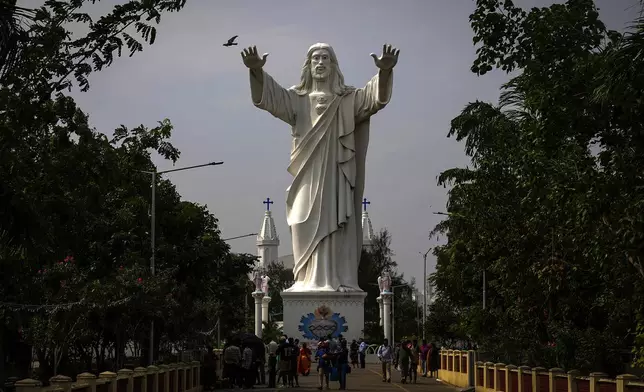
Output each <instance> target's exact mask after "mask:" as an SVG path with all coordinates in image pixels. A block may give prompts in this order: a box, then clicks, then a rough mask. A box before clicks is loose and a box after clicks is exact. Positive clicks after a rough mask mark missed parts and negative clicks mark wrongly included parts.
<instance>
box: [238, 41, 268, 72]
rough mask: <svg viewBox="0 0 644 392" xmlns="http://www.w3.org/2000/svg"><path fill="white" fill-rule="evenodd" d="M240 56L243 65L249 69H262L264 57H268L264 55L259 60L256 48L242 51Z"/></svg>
mask: <svg viewBox="0 0 644 392" xmlns="http://www.w3.org/2000/svg"><path fill="white" fill-rule="evenodd" d="M241 56H242V60H243V61H244V65H245V66H247V67H248V68H249V69H262V67H263V66H264V64H266V57H268V53H264V54H263V55H262V57H261V58H260V57H259V55H258V54H257V47H256V46H250V47H249V48H247V49H244V50H243V51H242V53H241Z"/></svg>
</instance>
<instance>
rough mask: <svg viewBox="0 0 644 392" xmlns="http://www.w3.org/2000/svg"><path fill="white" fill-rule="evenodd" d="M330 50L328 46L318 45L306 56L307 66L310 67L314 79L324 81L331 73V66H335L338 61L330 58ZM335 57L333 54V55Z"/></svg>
mask: <svg viewBox="0 0 644 392" xmlns="http://www.w3.org/2000/svg"><path fill="white" fill-rule="evenodd" d="M331 53H332V50H330V48H325V47H320V48H318V49H314V50H313V52H312V53H310V54H309V55H308V56H307V58H308V59H309V63H310V64H309V66H310V68H311V76H312V77H313V79H314V80H319V81H325V80H327V79H328V78H329V75H330V74H331V69H332V67H337V64H338V61H337V59H336V60H335V62H332V60H331ZM333 57H334V58H335V54H334V55H333Z"/></svg>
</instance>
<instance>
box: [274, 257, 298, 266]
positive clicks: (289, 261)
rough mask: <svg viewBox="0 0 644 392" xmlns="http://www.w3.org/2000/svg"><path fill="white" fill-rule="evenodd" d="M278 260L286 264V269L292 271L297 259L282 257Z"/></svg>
mask: <svg viewBox="0 0 644 392" xmlns="http://www.w3.org/2000/svg"><path fill="white" fill-rule="evenodd" d="M278 260H279V261H281V262H282V264H284V267H285V268H287V269H292V268H293V267H294V266H295V259H294V258H293V255H284V256H281V257H280V258H279V259H278Z"/></svg>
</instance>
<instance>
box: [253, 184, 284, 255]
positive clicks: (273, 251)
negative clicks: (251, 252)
mask: <svg viewBox="0 0 644 392" xmlns="http://www.w3.org/2000/svg"><path fill="white" fill-rule="evenodd" d="M262 203H264V204H265V205H266V211H264V220H263V221H262V227H261V229H260V231H259V233H258V234H257V256H258V257H259V264H258V267H261V268H266V267H268V266H269V265H270V264H272V263H275V262H277V258H278V253H277V249H278V247H279V245H280V238H279V236H278V235H277V229H276V228H275V221H274V220H273V215H272V214H271V204H273V201H272V200H271V199H270V198H268V197H267V198H266V200H264V201H263V202H262Z"/></svg>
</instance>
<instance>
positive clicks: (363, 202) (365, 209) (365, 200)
mask: <svg viewBox="0 0 644 392" xmlns="http://www.w3.org/2000/svg"><path fill="white" fill-rule="evenodd" d="M367 204H371V202H370V201H367V198H366V197H365V198H364V199H363V200H362V208H364V211H367Z"/></svg>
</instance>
